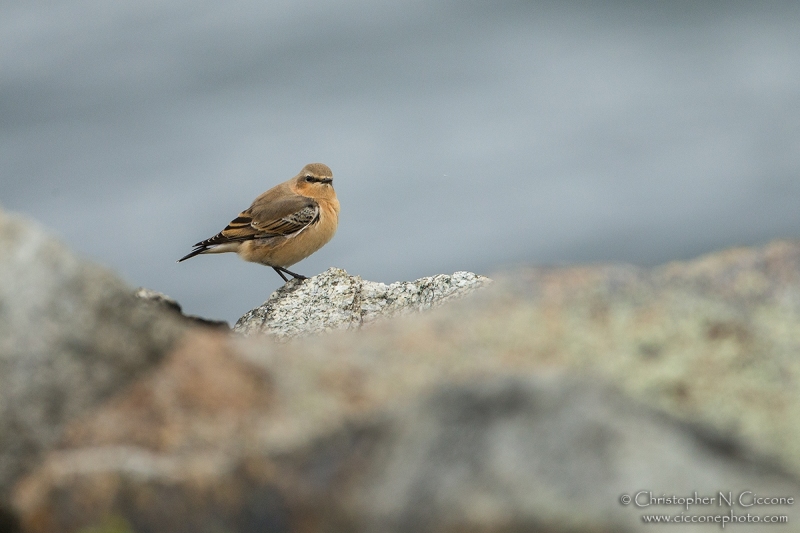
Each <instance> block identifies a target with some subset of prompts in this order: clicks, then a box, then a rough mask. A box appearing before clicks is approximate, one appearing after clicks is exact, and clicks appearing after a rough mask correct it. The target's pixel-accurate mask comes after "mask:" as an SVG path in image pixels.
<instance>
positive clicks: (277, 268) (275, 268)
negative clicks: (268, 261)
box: [272, 267, 289, 282]
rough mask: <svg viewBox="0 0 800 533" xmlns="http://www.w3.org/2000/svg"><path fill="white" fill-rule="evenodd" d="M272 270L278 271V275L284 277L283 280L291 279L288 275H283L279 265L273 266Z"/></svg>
mask: <svg viewBox="0 0 800 533" xmlns="http://www.w3.org/2000/svg"><path fill="white" fill-rule="evenodd" d="M272 270H274V271H275V272H277V273H278V275H279V276H280V277H282V278H283V281H284V282H286V281H289V278H287V277H286V276H284V275H283V272H281V271H280V268H279V267H272Z"/></svg>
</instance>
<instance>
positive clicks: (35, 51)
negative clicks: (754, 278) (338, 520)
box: [0, 0, 800, 322]
mask: <svg viewBox="0 0 800 533" xmlns="http://www.w3.org/2000/svg"><path fill="white" fill-rule="evenodd" d="M798 28H800V2H796V1H787V2H778V1H776V2H770V3H766V2H758V3H755V2H734V1H716V0H711V1H704V2H695V1H674V2H640V1H636V2H623V1H618V2H611V1H607V2H503V1H500V2H448V1H426V2H356V1H348V0H344V1H339V2H322V1H318V0H317V1H302V0H301V1H298V0H292V1H278V0H276V1H270V2H261V1H254V0H240V1H238V2H235V3H231V2H225V3H223V2H209V1H203V0H192V1H191V2H190V1H187V0H140V1H137V2H106V1H103V0H59V1H47V0H41V1H37V0H30V1H26V2H19V1H2V2H0V206H2V208H4V209H7V210H12V211H17V212H21V213H23V214H26V215H28V216H29V217H31V218H34V219H37V220H38V221H40V222H41V223H43V224H45V225H46V226H48V227H49V229H50V230H51V231H52V232H54V233H55V234H56V235H57V236H58V237H60V238H61V239H63V240H64V241H66V242H67V243H68V244H69V245H70V246H71V247H72V248H73V249H76V250H78V251H79V252H80V253H82V254H83V255H85V256H89V257H91V258H93V259H95V260H97V261H100V262H102V263H104V264H106V265H109V266H111V267H112V268H114V269H116V270H117V271H118V272H120V273H121V274H122V275H123V276H124V277H125V278H126V279H127V280H128V281H129V282H130V283H131V284H132V285H134V286H146V287H148V288H151V289H155V290H158V291H161V292H164V293H166V294H169V295H170V296H172V297H174V298H176V299H177V300H178V301H179V302H180V303H181V304H182V305H183V306H184V310H185V311H186V312H188V313H193V314H200V315H203V316H206V317H209V318H219V319H225V320H229V321H231V322H233V321H235V320H236V319H237V318H238V317H239V316H240V315H242V314H243V313H244V312H246V311H247V310H249V309H250V308H252V307H255V306H257V305H259V304H261V303H262V302H263V301H264V300H265V299H266V298H267V297H268V296H269V294H270V293H271V292H272V291H273V290H274V289H276V288H277V287H278V286H280V284H281V283H282V281H281V280H280V278H279V277H278V276H277V275H276V274H275V273H274V272H273V271H272V270H271V269H268V268H265V267H263V266H259V265H253V264H248V263H244V262H242V261H240V260H239V259H238V258H237V257H235V256H234V255H230V254H227V255H217V256H200V257H197V258H194V259H192V260H191V261H188V262H185V263H181V264H177V263H176V262H175V261H176V260H177V259H178V258H179V257H181V256H183V255H184V254H186V253H187V252H189V251H190V250H191V245H192V244H194V243H195V242H197V241H199V240H202V239H205V238H207V237H210V236H212V235H214V234H215V233H216V232H218V231H219V230H221V229H222V228H223V227H224V226H225V225H226V224H227V223H228V222H229V221H230V220H231V219H232V218H234V217H235V216H236V215H237V214H238V213H239V211H241V210H243V209H245V208H246V207H248V206H249V204H250V202H251V201H252V200H253V199H254V198H255V197H256V196H257V195H258V194H260V193H261V192H263V191H264V190H266V189H268V188H269V187H271V186H273V185H275V184H277V183H279V182H281V181H284V180H286V179H288V178H290V177H292V176H294V175H295V174H296V173H297V172H298V171H299V170H300V169H301V168H302V167H303V165H304V164H306V163H309V162H315V161H319V162H323V163H326V164H327V165H329V166H330V167H331V168H332V169H333V172H334V176H335V187H336V190H337V193H338V195H339V198H340V200H341V204H342V214H341V219H340V225H339V232H338V234H337V236H336V237H335V238H334V239H333V241H331V243H329V244H328V245H327V246H326V247H324V248H323V249H322V250H320V251H319V252H317V253H316V254H315V255H313V256H312V257H310V258H308V259H306V260H305V261H303V262H301V263H299V264H297V265H295V266H294V267H293V268H292V270H294V271H297V272H300V273H303V274H305V275H308V276H311V275H314V274H317V273H319V272H321V271H323V270H325V269H326V268H328V267H330V266H337V267H341V268H344V269H346V270H347V271H348V272H349V273H351V274H355V275H361V276H363V277H364V278H366V279H369V280H373V281H383V282H387V283H388V282H393V281H398V280H412V279H415V278H419V277H422V276H429V275H434V274H438V273H452V272H453V271H456V270H471V271H475V272H479V273H487V274H490V273H491V272H493V271H496V270H498V269H501V268H504V267H508V266H511V265H514V264H520V263H532V264H564V263H575V262H598V261H603V262H605V261H627V262H632V263H636V264H640V265H651V264H657V263H660V262H664V261H668V260H672V259H684V258H690V257H693V256H695V255H698V254H701V253H704V252H707V251H711V250H714V249H719V248H723V247H728V246H732V245H749V244H759V243H764V242H766V241H768V240H770V239H773V238H781V237H788V238H797V237H800V31H798Z"/></svg>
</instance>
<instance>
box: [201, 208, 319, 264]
mask: <svg viewBox="0 0 800 533" xmlns="http://www.w3.org/2000/svg"><path fill="white" fill-rule="evenodd" d="M317 220H319V204H317V202H315V201H314V200H312V199H311V198H306V197H305V196H300V195H297V194H293V195H291V196H285V197H283V198H278V199H272V200H270V201H269V202H260V201H259V200H256V201H255V202H254V203H253V205H251V206H250V207H249V208H248V209H246V210H245V211H242V212H241V213H239V216H238V217H236V218H235V219H233V220H232V221H231V222H230V224H228V225H227V226H226V227H225V229H224V230H222V231H220V232H219V233H217V234H216V235H214V236H213V237H211V238H210V239H206V240H204V241H200V242H198V243H197V244H195V245H194V246H195V248H199V249H202V251H205V249H208V248H209V247H211V246H214V245H217V244H225V243H229V242H242V241H248V240H250V239H266V238H269V237H280V236H287V235H291V234H292V233H296V232H298V231H301V230H303V229H305V228H306V227H308V226H309V225H310V224H313V223H314V222H316V221H317ZM202 251H198V253H202Z"/></svg>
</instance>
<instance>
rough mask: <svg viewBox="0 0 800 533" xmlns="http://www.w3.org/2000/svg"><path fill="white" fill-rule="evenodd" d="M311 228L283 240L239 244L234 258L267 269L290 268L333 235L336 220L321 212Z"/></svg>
mask: <svg viewBox="0 0 800 533" xmlns="http://www.w3.org/2000/svg"><path fill="white" fill-rule="evenodd" d="M321 207H323V208H322V210H321V213H320V219H319V221H318V222H317V223H316V224H314V225H313V226H309V227H307V228H305V229H304V230H302V231H300V232H298V233H295V234H293V235H290V236H287V237H270V238H268V239H253V240H252V241H247V242H244V243H242V245H241V246H240V247H239V250H238V254H239V256H240V257H241V258H242V259H244V260H245V261H251V262H254V263H261V264H264V265H267V266H280V267H290V266H292V265H293V264H295V263H297V262H299V261H302V260H303V259H305V258H306V257H308V256H309V255H311V254H313V253H314V252H316V251H317V250H319V249H320V248H322V247H323V246H324V245H325V244H326V243H327V242H328V241H330V240H331V239H332V238H333V235H334V234H335V233H336V226H337V224H338V216H337V213H336V212H335V210H333V209H325V206H321Z"/></svg>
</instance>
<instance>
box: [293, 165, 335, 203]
mask: <svg viewBox="0 0 800 533" xmlns="http://www.w3.org/2000/svg"><path fill="white" fill-rule="evenodd" d="M295 187H296V189H297V192H299V193H300V194H302V195H303V196H308V197H309V198H330V197H332V196H334V192H333V172H331V169H330V168H328V166H327V165H323V164H322V163H310V164H308V165H306V166H304V167H303V170H301V171H300V174H298V175H297V176H295Z"/></svg>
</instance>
